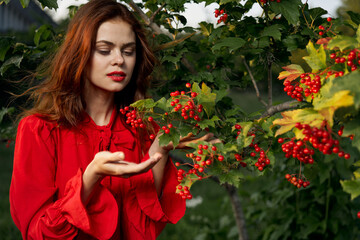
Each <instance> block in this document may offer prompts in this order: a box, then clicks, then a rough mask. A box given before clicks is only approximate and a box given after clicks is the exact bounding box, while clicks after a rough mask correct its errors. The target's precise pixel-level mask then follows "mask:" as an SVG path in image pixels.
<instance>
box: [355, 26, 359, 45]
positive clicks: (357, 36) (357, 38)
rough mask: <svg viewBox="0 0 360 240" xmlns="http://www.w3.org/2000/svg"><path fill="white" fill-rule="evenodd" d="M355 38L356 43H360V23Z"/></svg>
mask: <svg viewBox="0 0 360 240" xmlns="http://www.w3.org/2000/svg"><path fill="white" fill-rule="evenodd" d="M356 40H357V42H358V44H359V45H360V25H359V27H358V30H357V31H356Z"/></svg>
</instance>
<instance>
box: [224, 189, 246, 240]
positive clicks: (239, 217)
mask: <svg viewBox="0 0 360 240" xmlns="http://www.w3.org/2000/svg"><path fill="white" fill-rule="evenodd" d="M224 187H225V189H226V191H227V192H228V194H229V196H230V201H231V206H232V208H233V212H234V216H235V220H236V226H237V228H238V231H239V240H248V239H249V237H248V235H247V231H246V227H245V218H244V213H243V210H242V206H241V202H240V198H239V195H238V193H237V188H236V187H234V186H233V185H230V184H224Z"/></svg>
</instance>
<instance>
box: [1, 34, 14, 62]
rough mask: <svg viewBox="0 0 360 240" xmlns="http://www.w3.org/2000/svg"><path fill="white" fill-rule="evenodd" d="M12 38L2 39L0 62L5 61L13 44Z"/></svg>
mask: <svg viewBox="0 0 360 240" xmlns="http://www.w3.org/2000/svg"><path fill="white" fill-rule="evenodd" d="M13 39H14V38H12V37H1V38H0V61H4V60H5V56H6V53H7V51H8V50H9V49H10V47H11V44H12V43H13Z"/></svg>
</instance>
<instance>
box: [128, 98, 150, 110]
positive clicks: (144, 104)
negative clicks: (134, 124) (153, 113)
mask: <svg viewBox="0 0 360 240" xmlns="http://www.w3.org/2000/svg"><path fill="white" fill-rule="evenodd" d="M155 105H156V104H155V102H154V100H153V99H152V98H147V99H141V100H138V101H136V102H134V103H132V104H131V105H130V106H132V107H135V108H137V109H144V108H148V109H149V108H153V107H155Z"/></svg>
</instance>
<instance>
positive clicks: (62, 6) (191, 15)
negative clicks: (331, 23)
mask: <svg viewBox="0 0 360 240" xmlns="http://www.w3.org/2000/svg"><path fill="white" fill-rule="evenodd" d="M302 1H303V2H305V1H306V0H302ZM86 2H88V0H59V1H58V5H59V8H58V9H57V11H56V12H55V11H53V10H51V11H49V13H50V14H51V15H52V16H53V18H54V20H55V21H59V20H61V19H64V18H66V16H67V15H68V10H67V7H68V6H71V5H80V4H83V3H86ZM135 2H136V1H135ZM308 3H309V6H310V7H311V8H313V7H321V8H323V9H325V10H327V11H328V15H329V16H332V17H336V10H337V8H338V7H339V6H341V3H342V1H341V0H308ZM218 7H219V5H218V4H215V3H213V4H210V5H208V6H206V7H205V3H200V4H195V3H192V4H185V8H186V11H185V13H183V15H184V16H185V17H186V19H187V20H188V25H189V26H192V27H198V25H197V23H199V22H201V21H208V22H212V23H216V21H217V19H215V16H214V10H215V9H216V8H218ZM249 14H250V15H254V16H257V15H260V14H261V8H260V6H259V5H258V4H254V7H253V9H252V10H251V11H250V13H249Z"/></svg>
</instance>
